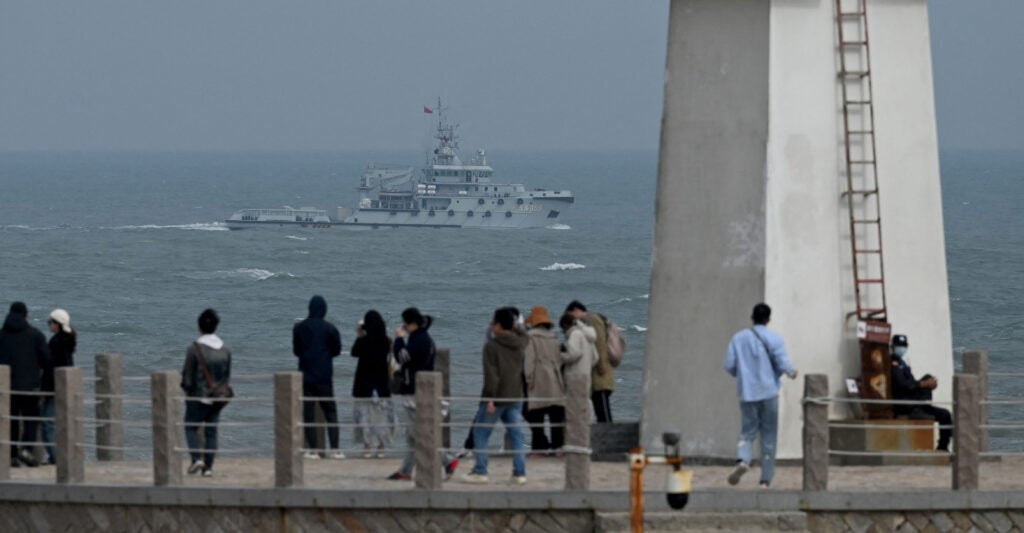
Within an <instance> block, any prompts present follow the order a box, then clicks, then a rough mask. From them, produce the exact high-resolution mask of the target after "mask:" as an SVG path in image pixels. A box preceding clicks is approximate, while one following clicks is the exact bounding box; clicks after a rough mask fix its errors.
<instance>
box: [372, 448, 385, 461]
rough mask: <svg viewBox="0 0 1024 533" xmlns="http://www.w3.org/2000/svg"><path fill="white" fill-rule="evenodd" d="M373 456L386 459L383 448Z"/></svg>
mask: <svg viewBox="0 0 1024 533" xmlns="http://www.w3.org/2000/svg"><path fill="white" fill-rule="evenodd" d="M373 456H374V457H376V458H377V459H381V458H383V457H384V449H383V448H378V449H377V453H375V454H373Z"/></svg>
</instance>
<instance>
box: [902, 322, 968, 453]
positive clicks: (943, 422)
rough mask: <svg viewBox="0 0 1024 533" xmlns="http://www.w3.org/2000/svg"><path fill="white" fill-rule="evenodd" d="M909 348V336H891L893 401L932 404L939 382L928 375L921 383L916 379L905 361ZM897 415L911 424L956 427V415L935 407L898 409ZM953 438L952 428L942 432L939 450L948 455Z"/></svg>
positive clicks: (904, 406)
mask: <svg viewBox="0 0 1024 533" xmlns="http://www.w3.org/2000/svg"><path fill="white" fill-rule="evenodd" d="M907 348H908V344H907V336H906V335H893V336H892V397H893V399H895V400H918V401H920V400H931V399H932V391H933V390H935V387H937V386H938V384H939V382H938V381H937V380H936V379H935V378H934V377H932V375H931V374H925V375H924V376H923V377H922V378H921V379H915V378H914V374H913V373H912V372H911V371H910V365H908V364H907V361H906V359H905V357H906V354H907ZM894 411H895V413H896V415H897V416H900V415H904V416H907V417H908V418H910V419H912V420H935V421H936V422H938V423H939V425H940V426H952V425H953V415H951V414H950V413H949V411H948V410H946V409H943V408H941V407H935V406H934V405H895V406H894ZM952 437H953V430H952V428H949V427H943V428H940V429H939V445H938V447H936V449H937V450H942V451H945V452H948V451H949V441H950V439H952Z"/></svg>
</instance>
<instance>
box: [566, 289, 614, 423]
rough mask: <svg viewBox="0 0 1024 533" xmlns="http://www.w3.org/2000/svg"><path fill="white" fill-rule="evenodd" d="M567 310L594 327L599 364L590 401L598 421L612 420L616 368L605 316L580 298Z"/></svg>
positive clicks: (595, 371) (591, 378)
mask: <svg viewBox="0 0 1024 533" xmlns="http://www.w3.org/2000/svg"><path fill="white" fill-rule="evenodd" d="M565 312H566V313H569V314H571V315H572V316H573V318H575V319H577V320H579V321H581V322H583V323H585V324H587V325H588V326H590V327H592V328H594V333H595V338H594V348H595V349H597V356H598V358H597V364H595V365H594V371H593V373H592V374H591V377H590V380H591V381H590V382H591V393H590V402H591V403H592V404H593V406H594V415H595V416H596V417H597V421H598V422H611V421H612V404H611V401H610V398H611V395H612V392H614V391H615V369H614V368H613V367H612V364H611V361H610V360H609V359H608V330H607V329H606V327H607V325H606V324H605V320H604V318H603V317H602V316H601V315H600V314H598V313H594V312H588V311H587V307H586V306H585V305H583V304H582V303H580V302H579V301H578V300H573V301H571V302H569V306H568V307H566V308H565Z"/></svg>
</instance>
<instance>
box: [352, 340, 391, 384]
mask: <svg viewBox="0 0 1024 533" xmlns="http://www.w3.org/2000/svg"><path fill="white" fill-rule="evenodd" d="M390 352H391V339H389V338H388V337H387V336H386V335H384V336H378V337H371V336H369V335H364V336H362V337H359V338H357V339H356V341H355V343H353V344H352V357H355V358H358V359H359V362H358V363H357V364H356V375H355V377H354V378H353V379H352V396H354V397H356V398H370V397H372V396H373V392H374V391H377V397H379V398H388V397H390V396H391V392H390V391H389V390H388V370H389V369H388V354H389V353H390Z"/></svg>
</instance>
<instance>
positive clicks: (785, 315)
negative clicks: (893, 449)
mask: <svg viewBox="0 0 1024 533" xmlns="http://www.w3.org/2000/svg"><path fill="white" fill-rule="evenodd" d="M842 1H843V5H842V7H841V9H842V10H843V11H844V12H845V11H856V10H857V9H860V7H859V5H860V4H859V2H860V1H862V0H842ZM867 13H868V15H867V28H868V30H869V35H870V60H871V73H870V75H871V82H872V84H873V95H872V96H871V99H872V106H873V111H874V125H873V130H874V133H875V135H876V141H877V143H876V145H877V148H876V151H877V155H876V157H875V160H876V161H877V181H878V189H879V194H878V195H877V196H876V198H878V200H879V202H880V204H879V205H880V207H879V212H878V215H879V216H880V219H881V220H882V221H883V222H882V225H881V235H882V238H883V242H884V268H885V287H886V296H887V308H888V313H887V316H888V320H889V322H890V323H891V324H892V326H893V331H894V332H896V333H905V334H906V335H908V336H909V339H910V350H909V354H908V355H909V361H910V363H911V365H912V366H913V367H914V369H915V371H916V372H917V373H918V374H919V375H920V374H923V373H925V372H927V373H931V374H932V375H934V376H936V377H937V378H938V379H939V389H938V390H937V391H936V400H938V401H942V400H948V399H949V398H951V397H952V392H951V385H952V373H953V361H952V340H951V333H950V319H949V296H948V288H947V280H946V258H945V242H944V237H943V226H942V203H941V202H942V199H941V193H940V186H939V167H938V148H937V139H936V129H935V112H934V100H933V92H932V70H931V51H930V46H929V35H928V11H927V1H926V0H900V1H898V2H894V1H890V0H867ZM836 20H837V6H836V4H835V0H673V1H672V5H671V14H670V24H669V40H668V60H667V63H668V64H667V69H666V75H665V77H666V79H665V105H664V118H663V122H662V134H661V160H660V166H659V171H658V197H657V223H656V229H655V238H654V263H653V270H652V274H651V298H650V319H649V330H648V333H647V350H646V353H647V356H646V363H645V364H646V366H645V385H644V392H645V394H644V409H643V419H642V425H641V441H642V442H641V444H642V445H644V446H645V447H656V446H658V445H659V444H658V442H659V440H658V439H659V437H660V434H661V432H662V431H663V430H665V429H668V428H675V429H678V430H681V431H682V435H683V440H684V448H683V449H684V450H685V452H684V453H687V454H689V455H703V456H715V457H726V458H730V457H735V454H736V442H737V440H738V436H739V429H740V421H739V406H738V403H737V397H736V387H735V383H734V380H733V379H732V378H731V377H730V376H728V375H727V374H726V373H725V371H724V370H723V369H722V362H723V359H724V357H725V351H726V347H727V345H728V342H729V339H730V338H731V336H732V335H733V334H734V333H735V332H737V331H738V330H740V329H742V328H744V327H748V326H750V318H749V317H750V312H751V308H752V307H753V306H754V304H755V303H757V302H760V301H764V302H766V303H768V304H769V305H770V306H771V307H772V309H773V313H772V321H771V324H770V325H769V327H771V328H773V329H775V330H776V331H778V332H780V333H781V334H782V335H783V337H784V338H785V339H786V342H787V347H788V349H789V354H790V357H791V359H792V360H793V362H794V364H795V365H796V367H797V368H798V369H799V370H800V372H801V373H824V374H827V375H828V376H829V387H830V390H832V391H843V390H845V387H844V385H843V379H844V378H847V377H856V376H859V375H860V355H859V350H858V344H857V339H856V335H855V325H856V317H855V316H851V315H850V313H853V312H855V311H856V308H857V305H856V299H855V296H854V276H853V273H852V260H851V257H852V253H851V244H850V240H851V235H850V226H851V224H850V214H849V209H848V203H847V198H846V197H845V196H844V194H843V193H844V192H845V191H846V190H847V188H848V187H847V170H846V168H847V167H846V165H847V157H846V153H845V152H846V144H847V143H846V140H845V137H846V135H845V129H844V124H843V122H844V121H843V117H844V115H843V96H842V91H841V85H840V76H838V72H839V71H840V68H841V67H840V61H839V53H840V52H839V50H840V46H839V43H838V36H837V34H838V32H837V24H836ZM846 40H855V37H854V36H852V35H848V36H847V38H846ZM849 51H850V52H854V53H859V50H858V49H857V47H856V46H851V50H849ZM850 98H853V97H852V96H851V97H848V99H850ZM854 126H855V125H851V127H850V128H849V129H854V130H855V129H857V128H856V127H854ZM855 152H857V149H855ZM854 158H860V159H865V158H867V159H870V153H855V154H854V155H853V157H851V159H854ZM851 175H852V173H851ZM870 244H871V243H864V244H862V247H864V246H866V247H870V246H869V245H870ZM783 381H784V383H783V392H782V395H781V397H780V410H781V415H780V430H779V450H778V455H779V457H780V458H793V457H799V456H800V454H801V445H800V431H801V412H800V396H801V394H802V390H803V384H802V380H801V381H796V382H794V381H790V380H788V379H784V380H783ZM846 415H847V412H846V408H845V407H837V408H835V410H834V412H833V416H846Z"/></svg>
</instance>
